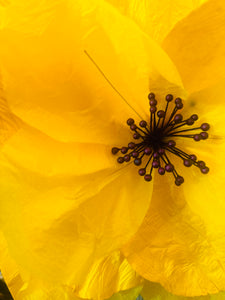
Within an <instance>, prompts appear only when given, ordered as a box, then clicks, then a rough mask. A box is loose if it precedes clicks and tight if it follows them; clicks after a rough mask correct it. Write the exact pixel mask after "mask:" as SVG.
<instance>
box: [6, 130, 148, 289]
mask: <svg viewBox="0 0 225 300" xmlns="http://www.w3.org/2000/svg"><path fill="white" fill-rule="evenodd" d="M85 146H86V147H87V145H85ZM85 149H86V148H83V146H81V145H72V146H71V145H69V144H66V145H64V144H61V143H59V142H55V141H54V140H52V139H51V138H49V137H47V136H45V135H43V134H42V133H40V132H37V130H35V129H32V128H30V127H28V126H26V125H23V126H22V127H21V129H20V130H19V131H17V133H16V134H14V135H13V136H11V137H10V139H8V140H7V142H5V143H4V145H3V146H2V151H1V155H0V164H1V168H0V173H1V176H0V181H1V189H0V195H1V196H0V197H1V218H0V223H1V227H2V230H3V232H4V234H5V236H6V239H7V242H8V247H9V253H10V255H12V257H13V258H14V259H15V261H16V262H17V264H18V265H20V266H21V268H22V269H23V270H24V272H27V273H28V274H31V275H32V274H33V273H35V276H36V277H38V278H44V280H45V281H46V282H48V281H49V282H59V281H60V282H63V283H65V284H67V283H68V282H69V283H70V284H75V285H76V284H78V283H79V284H80V283H81V282H82V280H83V279H85V276H86V272H87V271H88V269H89V266H90V264H92V263H93V262H94V261H95V260H96V259H99V258H101V257H103V256H105V255H107V254H108V253H110V252H111V251H114V250H115V249H119V248H120V247H121V245H122V244H123V243H124V242H125V241H126V240H128V239H129V238H130V237H131V236H132V235H133V234H134V233H135V232H136V230H137V228H138V227H139V226H140V224H141V222H142V220H143V218H144V215H145V213H146V210H147V208H148V206H149V203H150V199H151V189H146V182H144V181H143V179H142V178H140V176H138V175H137V169H136V167H135V166H133V165H127V166H125V167H120V168H118V166H117V167H115V164H116V163H115V162H113V163H112V164H111V163H109V162H110V161H111V158H109V157H108V156H111V154H110V149H108V152H107V153H106V149H105V147H103V148H101V147H100V146H98V145H97V146H96V145H90V149H89V151H90V155H89V154H88V153H87V158H85V155H84V152H85ZM96 151H98V154H99V155H98V156H97V155H96ZM79 153H80V155H79ZM108 153H109V154H108ZM73 155H74V156H73ZM85 160H86V161H85ZM107 161H108V163H107ZM85 163H86V164H87V165H85ZM117 165H118V164H117ZM140 197H141V199H142V201H141V203H140V201H139V199H140ZM15 245H16V247H15Z"/></svg>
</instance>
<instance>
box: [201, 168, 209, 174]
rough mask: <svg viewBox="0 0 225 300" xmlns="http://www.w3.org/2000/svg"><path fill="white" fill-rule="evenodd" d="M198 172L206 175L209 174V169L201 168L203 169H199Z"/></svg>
mask: <svg viewBox="0 0 225 300" xmlns="http://www.w3.org/2000/svg"><path fill="white" fill-rule="evenodd" d="M200 170H201V172H202V173H203V174H207V173H208V172H209V168H208V167H203V168H201V169H200Z"/></svg>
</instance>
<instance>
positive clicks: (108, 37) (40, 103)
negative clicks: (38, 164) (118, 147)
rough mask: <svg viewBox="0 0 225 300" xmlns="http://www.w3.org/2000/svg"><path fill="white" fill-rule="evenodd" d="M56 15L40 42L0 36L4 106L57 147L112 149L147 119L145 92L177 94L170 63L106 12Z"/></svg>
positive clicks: (101, 8)
mask: <svg viewBox="0 0 225 300" xmlns="http://www.w3.org/2000/svg"><path fill="white" fill-rule="evenodd" d="M38 3H39V2H38ZM85 4H86V5H87V6H85ZM33 6H34V7H36V6H37V4H35V5H33ZM26 10H27V13H28V14H29V9H28V8H26ZM50 11H51V10H50ZM59 14H60V17H58V18H54V19H53V20H51V22H49V24H48V26H47V27H46V28H45V30H44V31H43V32H42V34H37V33H35V32H34V33H32V34H30V35H27V34H25V33H24V32H23V31H22V30H21V29H17V30H12V29H11V28H8V27H7V26H6V27H5V28H4V29H3V30H2V31H1V32H0V41H1V44H2V47H1V48H0V58H1V60H2V73H3V80H4V89H5V92H6V95H7V102H8V103H9V106H10V108H11V110H12V111H13V112H14V113H15V114H16V115H17V116H19V117H20V118H21V119H22V120H23V121H25V122H27V123H28V124H30V125H31V126H33V127H36V128H38V129H40V130H41V131H43V132H45V133H46V134H48V135H50V136H51V137H53V138H54V139H57V140H60V141H64V142H67V141H70V142H75V141H79V142H96V143H105V144H110V145H111V144H112V143H115V142H116V141H117V142H118V133H119V132H120V130H121V124H124V123H125V122H126V119H127V118H128V117H129V116H130V115H132V116H134V115H136V117H138V118H139V115H141V117H142V116H143V117H145V115H146V111H147V110H148V100H147V94H148V93H149V91H150V90H155V89H158V90H160V88H161V86H162V84H163V85H164V86H165V90H166V89H169V87H171V86H172V87H173V88H177V89H179V86H180V85H181V80H180V78H179V75H178V73H177V71H176V68H175V67H174V65H173V64H172V63H171V61H170V60H169V58H168V56H167V55H166V54H165V53H164V52H163V51H162V50H161V49H160V47H159V46H157V45H156V44H155V43H154V42H153V41H151V40H150V39H149V38H148V37H147V36H146V35H144V34H143V32H141V30H139V29H138V27H137V26H136V25H134V24H133V23H132V22H131V21H129V20H127V19H126V18H125V17H122V16H121V15H120V14H119V13H118V12H117V11H116V10H115V9H113V8H112V7H111V6H110V5H107V4H106V3H99V5H97V6H96V5H92V4H90V2H86V1H83V2H81V3H79V1H78V2H76V3H71V5H69V6H68V7H67V8H64V9H62V10H60V12H59ZM110 20H111V21H110ZM27 23H28V25H29V19H28V20H27ZM28 25H27V26H28ZM137 44H138V45H139V47H138V48H137V47H136V45H137ZM96 45H97V47H96ZM84 50H87V51H88V53H89V55H91V57H92V58H93V59H94V61H95V62H96V64H97V65H98V66H99V67H100V68H101V70H102V71H103V72H104V74H105V75H106V77H107V78H108V79H109V80H110V82H111V83H112V84H113V85H114V86H115V87H116V88H117V89H118V91H119V92H120V93H121V94H122V95H123V96H124V97H125V98H126V100H124V99H123V98H121V97H120V96H119V95H118V93H117V92H116V91H115V89H113V88H112V87H111V86H110V84H109V83H108V82H107V80H106V79H105V78H104V76H103V74H101V72H99V70H98V69H97V67H96V66H95V65H94V63H93V62H92V61H91V59H89V58H88V56H87V55H86V54H85V52H84ZM90 132H92V133H90ZM109 132H110V134H109ZM120 135H121V136H122V137H124V136H125V135H124V134H123V131H122V132H121V134H120Z"/></svg>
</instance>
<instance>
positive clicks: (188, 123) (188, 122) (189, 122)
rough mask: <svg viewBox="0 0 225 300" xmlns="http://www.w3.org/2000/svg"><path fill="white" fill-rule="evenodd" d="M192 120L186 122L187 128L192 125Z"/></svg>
mask: <svg viewBox="0 0 225 300" xmlns="http://www.w3.org/2000/svg"><path fill="white" fill-rule="evenodd" d="M194 122H195V121H194V120H193V119H191V118H190V119H188V120H187V121H186V124H187V125H188V126H191V125H193V124H194Z"/></svg>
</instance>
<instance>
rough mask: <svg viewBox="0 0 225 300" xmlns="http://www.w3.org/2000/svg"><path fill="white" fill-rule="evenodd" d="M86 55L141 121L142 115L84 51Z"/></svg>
mask: <svg viewBox="0 0 225 300" xmlns="http://www.w3.org/2000/svg"><path fill="white" fill-rule="evenodd" d="M84 53H85V54H86V55H87V57H88V58H89V59H90V61H91V62H92V63H93V64H94V65H95V67H96V68H97V69H98V71H99V72H100V73H101V74H102V76H103V77H104V79H105V80H106V81H107V82H108V84H109V85H110V86H111V87H112V88H113V90H114V91H115V92H116V93H117V94H118V95H119V96H120V98H121V99H123V101H124V102H125V103H126V104H127V105H128V106H129V107H130V108H131V109H132V110H133V111H134V112H135V113H136V114H137V115H138V117H139V118H140V119H143V118H142V117H141V115H140V114H139V113H138V112H137V111H136V110H135V109H134V108H133V107H132V106H131V105H130V103H129V102H128V101H127V100H126V99H125V98H124V96H123V95H122V94H121V93H120V92H119V91H118V90H117V88H116V87H115V86H114V85H113V83H112V82H111V81H110V80H109V79H108V78H107V77H106V75H105V74H104V72H103V71H102V69H101V68H100V67H99V66H98V65H97V63H96V62H95V61H94V59H93V58H92V57H91V56H90V54H89V53H88V52H87V51H86V50H84Z"/></svg>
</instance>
